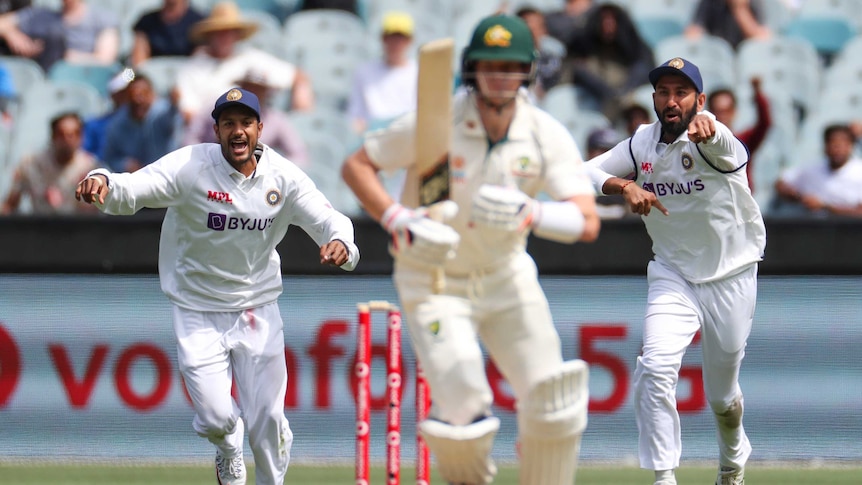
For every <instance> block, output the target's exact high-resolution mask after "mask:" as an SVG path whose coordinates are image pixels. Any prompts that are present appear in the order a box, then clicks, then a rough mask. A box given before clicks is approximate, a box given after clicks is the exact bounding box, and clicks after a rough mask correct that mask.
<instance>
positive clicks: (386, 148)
mask: <svg viewBox="0 0 862 485" xmlns="http://www.w3.org/2000/svg"><path fill="white" fill-rule="evenodd" d="M415 126H416V113H415V112H411V113H408V114H406V115H403V116H401V117H400V118H398V119H396V120H395V121H393V122H392V123H391V124H390V125H389V126H387V127H386V128H383V129H380V130H374V131H371V132H369V133H368V134H367V135H366V136H365V144H364V146H365V151H366V152H368V157H369V158H370V159H371V162H372V163H373V164H374V165H375V166H376V167H377V168H379V169H382V170H387V171H389V170H397V169H400V168H407V167H410V166H412V165H413V164H414V163H416V155H415V154H414V153H413V138H414V134H413V133H414V127H415Z"/></svg>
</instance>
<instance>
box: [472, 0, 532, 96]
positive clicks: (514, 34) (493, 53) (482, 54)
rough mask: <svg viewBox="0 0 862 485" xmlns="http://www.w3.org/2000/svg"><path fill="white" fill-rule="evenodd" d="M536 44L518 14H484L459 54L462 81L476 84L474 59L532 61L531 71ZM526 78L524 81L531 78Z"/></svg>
mask: <svg viewBox="0 0 862 485" xmlns="http://www.w3.org/2000/svg"><path fill="white" fill-rule="evenodd" d="M536 57H537V53H536V46H535V44H534V43H533V34H532V33H531V32H530V28H529V27H527V24H526V23H525V22H524V21H523V20H521V19H520V18H519V17H514V16H510V15H492V16H490V17H485V18H484V19H482V21H480V22H479V24H478V25H477V26H476V29H475V30H473V37H472V38H471V39H470V44H469V45H468V46H467V47H466V48H465V49H464V52H463V55H462V56H461V76H462V78H463V80H464V84H466V85H468V86H475V63H476V61H513V62H521V63H524V64H530V65H531V72H532V71H534V70H535V69H534V67H535V62H536ZM530 77H531V79H528V80H527V81H526V82H525V84H529V82H530V81H531V80H532V76H530Z"/></svg>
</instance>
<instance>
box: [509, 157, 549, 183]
mask: <svg viewBox="0 0 862 485" xmlns="http://www.w3.org/2000/svg"><path fill="white" fill-rule="evenodd" d="M510 169H511V170H512V175H514V176H515V177H523V178H535V177H538V176H539V173H540V172H541V171H542V167H541V166H540V164H539V163H537V162H534V161H533V160H531V159H530V157H528V156H526V155H524V156H521V157H517V158H515V159H514V160H512V161H511V162H510Z"/></svg>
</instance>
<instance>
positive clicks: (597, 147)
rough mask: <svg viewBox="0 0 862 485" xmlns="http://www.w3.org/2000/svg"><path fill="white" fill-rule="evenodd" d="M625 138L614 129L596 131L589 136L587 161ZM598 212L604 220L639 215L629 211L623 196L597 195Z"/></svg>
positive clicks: (598, 129) (597, 129)
mask: <svg viewBox="0 0 862 485" xmlns="http://www.w3.org/2000/svg"><path fill="white" fill-rule="evenodd" d="M625 138H626V137H624V136H623V135H622V134H620V132H618V131H617V130H615V129H613V128H596V129H594V130H593V131H591V132H590V134H589V135H588V136H587V156H586V160H590V159H592V158H594V157H597V156H599V155H601V154H602V153H605V152H606V151H608V150H610V149H611V148H613V147H615V146H616V145H617V143H619V142H621V141H623V140H624V139H625ZM596 211H598V213H599V217H601V218H602V219H619V218H621V217H625V216H627V215H628V216H635V215H637V214H635V213H634V212H632V211H630V210H629V208H628V206H627V205H626V201H625V199H624V198H623V196H621V195H597V196H596Z"/></svg>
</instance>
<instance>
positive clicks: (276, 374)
mask: <svg viewBox="0 0 862 485" xmlns="http://www.w3.org/2000/svg"><path fill="white" fill-rule="evenodd" d="M173 317H174V332H175V334H176V337H177V356H178V361H179V367H180V371H181V372H182V375H183V379H184V380H185V385H186V389H187V390H188V393H189V396H190V397H191V401H192V404H193V406H194V409H195V417H194V421H193V424H192V425H193V427H194V429H195V431H196V432H197V433H198V434H199V435H200V436H202V437H205V438H207V439H209V441H211V442H212V443H213V444H214V445H215V446H216V447H218V448H219V449H220V450H221V453H222V454H223V455H224V456H227V457H234V456H237V455H239V454H240V453H242V449H243V439H244V436H243V434H242V433H241V432H240V430H241V429H242V427H238V426H237V421H238V420H239V419H240V415H241V416H242V418H243V420H244V422H245V427H246V429H247V430H248V436H249V446H250V447H251V449H252V452H253V453H254V462H255V477H256V483H257V484H258V485H264V484H265V485H274V484H278V485H282V484H283V483H284V475H285V473H286V472H287V466H288V463H289V462H290V447H291V444H292V442H293V434H292V432H291V430H290V425H289V423H288V421H287V419H286V418H285V416H284V396H285V392H286V390H287V367H286V365H285V361H284V325H283V323H282V320H281V314H280V313H279V309H278V304H277V303H270V304H267V305H264V306H261V307H259V308H254V309H249V310H244V311H237V312H199V311H192V310H187V309H184V308H180V307H178V306H176V305H174V310H173ZM233 383H235V384H236V391H237V399H238V401H239V402H238V403H237V402H235V401H234V399H233V398H232V397H231V386H232V384H233Z"/></svg>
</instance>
